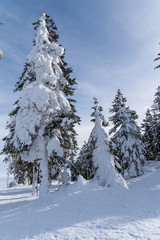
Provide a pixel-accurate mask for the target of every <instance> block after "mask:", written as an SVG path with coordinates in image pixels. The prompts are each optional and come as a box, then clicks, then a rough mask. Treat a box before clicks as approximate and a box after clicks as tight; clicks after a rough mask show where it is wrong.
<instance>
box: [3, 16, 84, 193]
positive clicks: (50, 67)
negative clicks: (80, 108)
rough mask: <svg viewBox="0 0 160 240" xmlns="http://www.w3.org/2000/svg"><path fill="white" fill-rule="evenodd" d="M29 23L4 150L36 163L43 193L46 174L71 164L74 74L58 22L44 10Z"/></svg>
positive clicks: (55, 173) (76, 119)
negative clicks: (30, 39) (28, 44)
mask: <svg viewBox="0 0 160 240" xmlns="http://www.w3.org/2000/svg"><path fill="white" fill-rule="evenodd" d="M33 25H34V28H35V30H37V33H36V37H35V40H34V46H33V49H32V50H31V52H30V53H29V55H28V56H27V62H26V64H25V67H24V72H23V73H22V76H21V77H20V80H19V81H18V82H17V84H16V88H15V91H21V95H20V98H19V99H18V101H17V102H16V103H15V104H16V107H15V109H14V110H13V111H12V113H11V114H10V117H11V119H10V122H9V123H8V128H9V130H10V134H9V135H8V136H7V137H6V138H5V139H4V140H5V146H4V149H3V153H6V154H11V155H13V154H16V153H17V154H18V155H20V156H21V159H22V160H23V161H25V162H28V163H30V162H31V163H33V166H36V164H35V163H38V164H39V165H40V173H39V174H40V179H41V184H40V195H41V196H44V195H46V193H47V192H48V179H49V178H51V179H52V178H54V177H57V176H58V175H60V174H61V172H63V171H66V169H67V168H68V167H70V166H71V165H72V162H73V160H74V156H75V154H76V150H77V141H76V132H75V129H74V126H75V124H76V123H79V122H80V119H79V117H78V116H77V115H76V110H75V107H74V102H75V100H73V99H72V97H71V96H72V95H73V93H74V87H73V86H74V84H76V80H75V79H72V78H71V77H70V73H71V72H72V69H71V68H68V67H67V63H66V62H65V61H64V55H65V50H64V48H63V47H62V46H61V45H58V44H57V41H58V34H57V33H56V30H57V28H56V26H55V24H54V22H53V20H52V19H50V17H49V16H48V15H47V14H46V13H43V14H42V16H41V17H40V19H39V20H38V21H37V22H36V23H34V24H33ZM36 169H37V167H36ZM33 172H35V169H34V171H33ZM33 179H35V177H34V176H33Z"/></svg>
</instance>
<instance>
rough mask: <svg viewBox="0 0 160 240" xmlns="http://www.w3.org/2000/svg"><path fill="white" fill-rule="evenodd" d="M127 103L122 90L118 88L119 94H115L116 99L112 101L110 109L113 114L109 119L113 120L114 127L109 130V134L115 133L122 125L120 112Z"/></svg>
mask: <svg viewBox="0 0 160 240" xmlns="http://www.w3.org/2000/svg"><path fill="white" fill-rule="evenodd" d="M125 103H126V98H125V97H123V94H122V93H121V90H120V89H118V90H117V94H116V96H115V99H114V101H113V102H112V108H110V109H109V112H110V113H112V114H113V115H112V116H111V117H110V118H109V121H111V122H112V125H113V126H112V128H111V129H110V131H109V134H112V133H115V132H116V130H117V128H118V127H119V126H120V125H121V123H122V120H121V115H120V114H119V110H120V109H121V107H124V106H125Z"/></svg>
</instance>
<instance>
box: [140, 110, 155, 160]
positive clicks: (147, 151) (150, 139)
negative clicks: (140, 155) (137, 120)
mask: <svg viewBox="0 0 160 240" xmlns="http://www.w3.org/2000/svg"><path fill="white" fill-rule="evenodd" d="M155 123H156V122H155V121H154V116H153V115H152V114H151V111H150V110H149V109H147V111H146V117H145V119H143V123H142V124H141V128H142V130H143V132H144V133H143V135H142V139H143V143H144V156H145V158H146V160H155V159H156V151H155V144H154V139H155V132H154V126H155Z"/></svg>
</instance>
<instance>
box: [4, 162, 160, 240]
mask: <svg viewBox="0 0 160 240" xmlns="http://www.w3.org/2000/svg"><path fill="white" fill-rule="evenodd" d="M144 172H145V173H144V175H143V176H141V177H138V178H135V179H131V180H129V181H128V186H129V189H126V188H121V189H119V188H113V187H111V188H107V187H101V186H98V184H97V181H93V180H92V181H86V180H85V179H83V178H82V177H81V176H80V177H79V179H78V181H77V182H75V183H71V184H69V185H67V186H61V187H60V189H59V191H55V190H56V189H57V186H56V185H52V188H51V189H50V194H49V195H48V196H47V197H46V198H44V199H33V198H32V196H31V188H30V187H28V186H18V187H16V188H11V189H6V190H0V239H2V240H11V239H12V240H61V239H62V240H82V239H83V240H84V239H86V240H93V239H94V240H96V239H97V240H99V239H100V240H135V239H136V240H159V239H160V163H154V162H153V163H151V164H147V165H146V166H145V168H144Z"/></svg>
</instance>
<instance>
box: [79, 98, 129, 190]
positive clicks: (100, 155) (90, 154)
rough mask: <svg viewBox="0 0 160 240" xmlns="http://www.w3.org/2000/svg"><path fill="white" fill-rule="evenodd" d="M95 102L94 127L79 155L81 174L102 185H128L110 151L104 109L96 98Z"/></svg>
mask: <svg viewBox="0 0 160 240" xmlns="http://www.w3.org/2000/svg"><path fill="white" fill-rule="evenodd" d="M94 104H95V106H94V107H93V109H94V112H93V113H92V114H91V116H92V117H93V119H92V120H91V121H93V122H94V128H93V130H92V132H91V134H90V136H89V139H88V142H87V143H85V144H84V146H83V147H82V150H81V151H80V154H79V156H78V160H77V166H79V168H78V169H79V174H82V176H83V177H85V178H87V179H92V178H94V179H96V180H97V181H98V183H99V185H101V186H107V187H112V186H113V187H122V186H123V187H127V186H126V183H125V181H124V179H123V178H122V177H121V176H120V175H119V173H118V172H117V171H116V169H115V167H114V160H113V157H112V156H111V154H110V151H109V139H108V136H107V133H106V132H105V130H104V127H106V126H108V122H106V120H105V118H104V116H103V114H102V110H103V109H102V107H100V106H99V105H98V101H97V99H96V98H94ZM86 149H87V151H86Z"/></svg>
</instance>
